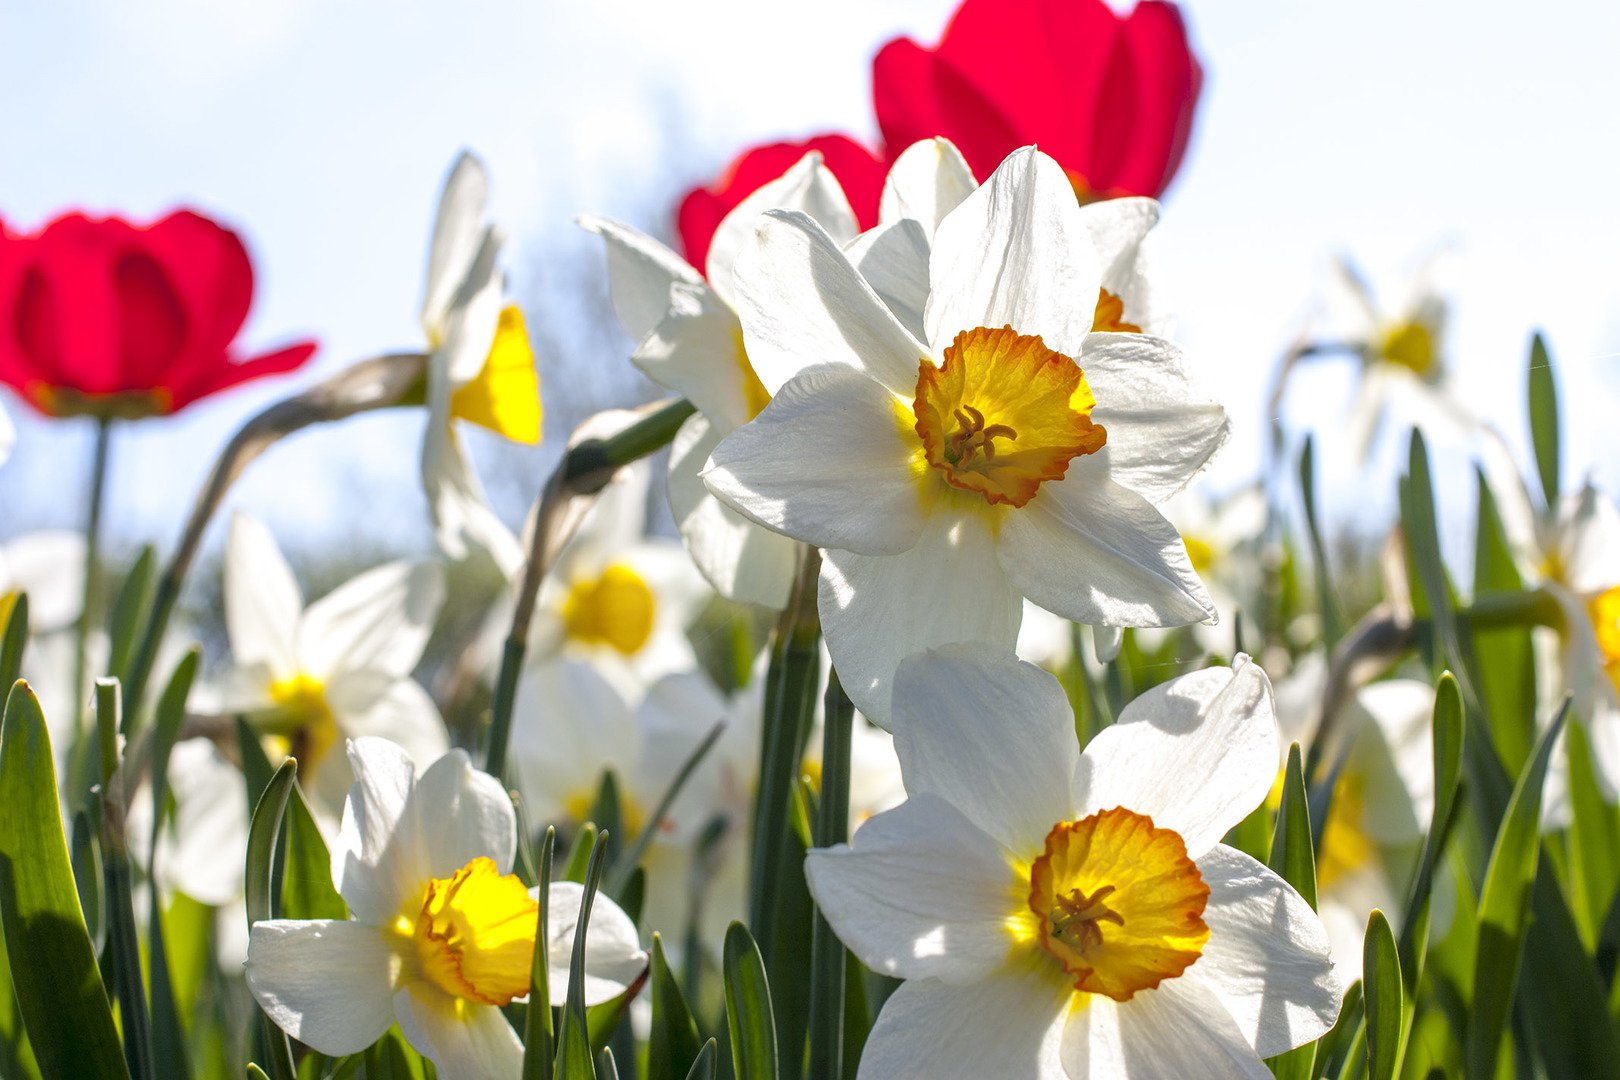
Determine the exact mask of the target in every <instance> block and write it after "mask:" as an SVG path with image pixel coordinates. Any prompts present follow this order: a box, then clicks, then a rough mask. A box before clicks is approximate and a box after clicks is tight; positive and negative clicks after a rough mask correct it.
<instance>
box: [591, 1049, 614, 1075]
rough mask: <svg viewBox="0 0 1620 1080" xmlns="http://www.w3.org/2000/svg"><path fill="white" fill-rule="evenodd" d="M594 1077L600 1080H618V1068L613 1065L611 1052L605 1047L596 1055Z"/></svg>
mask: <svg viewBox="0 0 1620 1080" xmlns="http://www.w3.org/2000/svg"><path fill="white" fill-rule="evenodd" d="M596 1075H597V1076H599V1077H601V1080H619V1067H618V1066H617V1065H615V1064H613V1051H612V1050H609V1049H607V1048H606V1047H604V1048H603V1049H602V1052H601V1053H600V1054H599V1055H597V1058H596Z"/></svg>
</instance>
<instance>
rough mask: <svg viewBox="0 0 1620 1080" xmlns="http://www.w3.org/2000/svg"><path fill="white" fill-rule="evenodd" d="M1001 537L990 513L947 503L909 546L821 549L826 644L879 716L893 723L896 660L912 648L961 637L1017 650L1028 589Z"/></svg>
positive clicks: (862, 705) (870, 714)
mask: <svg viewBox="0 0 1620 1080" xmlns="http://www.w3.org/2000/svg"><path fill="white" fill-rule="evenodd" d="M993 543H994V541H993V539H992V537H991V535H990V528H989V526H988V525H986V523H985V522H984V521H983V520H982V519H981V518H979V517H977V516H971V515H970V516H965V517H962V518H960V519H955V518H952V517H951V516H949V515H948V514H945V513H940V514H936V516H935V517H934V518H932V519H931V520H930V521H929V522H928V525H927V527H926V528H924V529H923V532H922V535H921V536H920V537H919V538H918V540H917V543H916V546H914V547H913V548H912V549H911V550H910V551H907V552H905V553H903V554H900V555H856V554H853V553H851V552H847V551H833V550H828V551H826V552H824V553H823V554H822V562H821V584H820V588H819V590H818V595H817V606H818V608H819V609H820V611H821V627H822V631H823V633H824V634H825V635H826V640H827V651H828V652H829V653H830V654H831V655H832V659H833V665H834V666H835V667H837V669H838V677H839V679H840V680H842V681H843V684H844V690H845V692H847V693H848V694H849V697H850V700H851V701H853V702H854V703H855V707H856V708H858V709H860V710H861V712H862V713H864V714H865V715H866V716H867V718H868V719H870V720H871V721H872V722H873V723H875V724H877V725H879V726H880V727H886V726H888V717H889V706H890V700H889V695H890V685H891V680H892V679H893V678H894V670H895V668H897V667H898V666H899V665H900V661H901V660H904V659H905V658H906V657H908V656H910V655H911V654H912V653H917V652H921V651H923V650H924V649H932V648H936V647H938V646H940V645H950V644H954V643H956V642H959V641H980V642H984V643H985V644H986V646H987V647H990V648H1000V649H1004V650H1006V651H1008V652H1010V651H1011V650H1012V647H1013V644H1014V643H1015V642H1016V641H1017V640H1018V620H1019V617H1020V616H1021V615H1022V613H1023V598H1022V597H1021V596H1019V594H1018V591H1017V590H1016V589H1014V588H1013V587H1012V585H1011V584H1009V583H1008V581H1007V578H1006V575H1004V574H1003V573H1002V572H1001V568H1000V566H999V565H998V564H997V562H996V559H995V553H994V550H993V547H992V545H993Z"/></svg>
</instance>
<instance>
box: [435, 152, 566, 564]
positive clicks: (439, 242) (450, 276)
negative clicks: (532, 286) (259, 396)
mask: <svg viewBox="0 0 1620 1080" xmlns="http://www.w3.org/2000/svg"><path fill="white" fill-rule="evenodd" d="M488 192H489V179H488V177H487V176H486V174H485V172H484V166H483V165H482V164H481V163H480V162H479V160H478V159H477V158H475V157H473V156H472V155H471V154H465V153H464V154H462V155H461V157H460V158H458V159H457V160H456V163H455V165H454V167H453V168H452V169H451V170H450V175H449V177H448V178H447V179H446V180H445V184H444V191H443V193H442V194H441V195H440V197H439V208H438V212H437V214H436V216H435V218H434V223H433V240H432V244H431V246H430V248H429V251H428V269H427V286H426V288H425V290H424V291H423V295H422V309H421V320H422V332H423V333H424V334H425V335H426V337H427V344H428V350H429V353H428V362H427V406H428V426H427V431H426V433H425V434H424V435H423V438H422V485H423V487H424V489H425V490H426V491H427V497H428V506H429V509H430V510H431V511H432V514H433V522H434V525H435V527H436V529H437V532H438V538H439V544H440V546H441V547H442V548H443V549H444V551H445V553H446V554H447V555H449V556H450V557H451V558H454V559H460V558H463V557H465V556H466V555H467V554H468V551H469V548H470V547H472V548H479V549H482V550H484V551H487V552H488V553H489V555H490V557H491V558H492V559H494V561H495V563H496V564H497V565H498V566H499V567H500V569H501V571H502V572H503V573H504V574H506V575H507V576H508V577H510V576H511V575H512V574H514V573H516V571H517V569H518V567H519V566H520V565H522V562H523V550H522V548H521V547H520V546H519V543H518V539H517V537H516V536H515V535H514V534H513V533H512V530H510V529H508V528H507V527H506V525H505V523H503V522H502V521H501V520H500V518H499V517H498V516H497V515H496V513H495V511H494V509H493V508H492V507H491V506H490V504H489V498H488V496H487V495H485V493H484V488H483V484H482V483H480V482H479V479H478V474H477V472H476V471H475V470H474V469H473V466H472V462H471V461H470V460H468V457H467V451H466V448H465V447H464V446H462V444H461V436H460V435H459V433H458V432H457V431H456V427H455V421H457V420H465V421H466V422H468V423H471V424H477V425H478V426H480V427H483V428H487V429H488V430H490V431H493V432H495V433H496V434H497V435H500V436H503V437H504V438H507V439H511V440H512V441H513V442H518V443H525V444H529V445H533V444H535V443H538V442H539V441H540V383H539V378H538V375H537V374H536V371H535V362H534V351H533V350H532V349H531V348H530V347H529V337H528V331H527V330H526V328H525V327H524V323H523V312H522V311H521V310H520V309H519V308H518V306H517V305H516V304H510V303H508V304H505V305H503V304H502V297H503V295H504V285H503V282H502V278H501V273H500V269H499V267H498V266H497V265H496V263H497V259H498V258H499V256H500V249H501V245H502V243H503V242H504V237H503V236H502V234H501V232H500V230H499V229H498V228H497V227H496V226H494V225H489V224H485V222H484V205H485V201H486V198H487V196H488Z"/></svg>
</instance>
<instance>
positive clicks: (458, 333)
mask: <svg viewBox="0 0 1620 1080" xmlns="http://www.w3.org/2000/svg"><path fill="white" fill-rule="evenodd" d="M502 242H503V237H502V236H501V233H500V231H499V230H497V229H495V228H493V227H491V228H488V229H485V230H484V235H483V239H482V241H481V242H480V243H479V245H478V251H477V253H476V254H475V255H474V257H473V261H472V265H471V266H470V267H468V269H467V276H466V278H465V279H463V281H462V282H461V285H460V286H459V287H458V288H457V290H456V294H455V296H454V297H453V298H452V300H451V302H450V307H449V308H448V310H447V311H446V313H445V317H444V326H443V332H442V336H441V338H440V339H439V340H437V341H435V340H434V339H433V338H432V337H431V335H430V337H429V343H430V344H431V345H433V346H434V350H433V354H432V355H431V356H429V357H428V380H429V381H430V382H434V383H440V384H443V383H448V384H449V385H450V386H451V387H458V386H461V385H463V384H465V383H467V382H470V381H471V380H472V379H474V378H476V377H477V375H478V372H479V371H480V370H482V369H483V366H484V361H485V360H486V359H487V358H488V356H489V350H490V346H492V345H493V344H494V343H495V331H496V328H497V327H498V326H499V325H500V318H501V302H502V299H503V295H504V289H503V283H502V280H501V271H500V268H499V267H498V266H497V265H496V260H497V259H498V258H499V257H500V252H501V244H502Z"/></svg>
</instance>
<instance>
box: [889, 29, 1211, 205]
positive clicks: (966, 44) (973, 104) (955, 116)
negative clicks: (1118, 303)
mask: <svg viewBox="0 0 1620 1080" xmlns="http://www.w3.org/2000/svg"><path fill="white" fill-rule="evenodd" d="M1202 82H1203V75H1202V71H1201V70H1200V68H1199V65H1198V60H1197V58H1196V57H1195V56H1194V55H1193V53H1192V50H1191V48H1190V46H1189V45H1188V43H1187V31H1186V27H1185V26H1184V25H1183V23H1182V19H1181V13H1180V11H1179V9H1178V8H1177V7H1176V6H1175V5H1173V4H1168V3H1161V2H1159V0H1142V2H1141V3H1138V4H1136V5H1135V7H1134V8H1133V9H1132V10H1131V11H1130V13H1129V14H1127V15H1118V14H1115V12H1114V10H1113V9H1112V8H1111V7H1110V6H1109V5H1108V4H1107V3H1106V2H1105V0H965V2H964V3H963V4H962V5H961V6H960V7H958V8H957V9H956V13H955V14H954V15H953V16H952V17H951V21H950V23H949V24H948V25H947V26H946V28H945V33H944V35H943V36H942V37H941V39H940V42H939V44H938V45H936V46H935V47H933V48H931V49H930V48H926V47H924V46H921V45H918V44H917V43H916V42H914V41H912V40H910V39H909V38H897V39H895V40H894V41H891V42H889V43H888V44H887V45H885V46H884V47H883V48H882V49H881V50H880V51H879V52H878V54H877V57H876V59H875V60H874V61H873V63H872V97H873V102H874V104H875V106H876V109H877V118H878V125H879V127H881V128H882V130H883V137H884V139H885V140H886V142H887V145H888V148H889V153H890V155H891V157H892V156H894V155H897V154H898V153H899V152H900V151H901V150H903V149H904V148H906V147H907V146H910V145H911V144H912V143H914V142H916V141H917V140H919V139H925V138H928V137H930V136H934V135H943V136H945V137H946V138H949V139H951V140H952V141H953V142H955V143H956V145H958V146H959V147H961V148H962V152H963V153H964V154H965V155H966V156H967V160H968V162H969V163H970V164H971V165H972V166H973V170H974V172H976V173H977V174H978V175H979V176H987V175H989V173H990V171H991V170H993V169H994V168H995V167H996V166H997V165H999V164H1000V163H1001V160H1002V158H1004V157H1006V156H1007V155H1008V154H1010V153H1011V152H1012V151H1013V150H1015V149H1017V148H1018V147H1020V146H1024V145H1026V144H1030V143H1034V144H1036V145H1038V146H1039V147H1040V148H1041V149H1042V150H1044V151H1046V152H1047V153H1049V154H1051V155H1052V156H1053V157H1054V158H1056V159H1057V161H1058V163H1059V164H1060V165H1062V166H1063V169H1064V172H1065V173H1066V174H1067V175H1068V176H1069V179H1070V181H1071V182H1072V183H1073V185H1074V189H1075V191H1076V193H1077V194H1079V195H1080V197H1081V198H1083V199H1090V198H1098V197H1103V198H1107V197H1113V196H1117V195H1154V196H1157V195H1159V194H1161V193H1162V192H1163V191H1164V189H1165V188H1166V187H1168V186H1169V184H1170V181H1171V179H1172V178H1174V176H1175V174H1176V170H1177V169H1178V168H1180V166H1181V159H1182V156H1183V154H1184V153H1185V152H1186V149H1187V140H1188V137H1189V135H1190V133H1191V130H1192V120H1193V112H1194V109H1195V107H1196V105H1197V103H1198V93H1199V89H1200V87H1201V85H1202Z"/></svg>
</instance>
